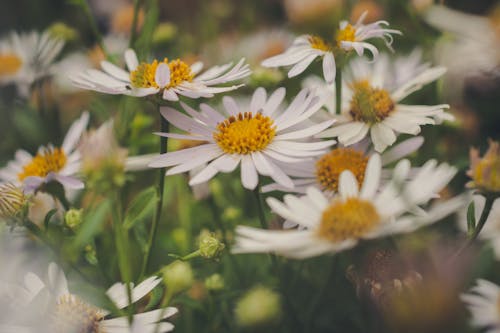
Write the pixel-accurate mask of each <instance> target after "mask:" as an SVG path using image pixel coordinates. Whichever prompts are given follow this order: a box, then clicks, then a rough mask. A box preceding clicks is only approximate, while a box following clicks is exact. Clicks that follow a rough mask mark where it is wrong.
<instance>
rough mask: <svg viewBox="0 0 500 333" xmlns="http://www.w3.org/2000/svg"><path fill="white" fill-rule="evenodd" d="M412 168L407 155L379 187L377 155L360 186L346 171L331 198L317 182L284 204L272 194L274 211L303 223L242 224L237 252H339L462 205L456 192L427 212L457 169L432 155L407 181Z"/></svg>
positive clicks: (304, 255) (287, 197)
mask: <svg viewBox="0 0 500 333" xmlns="http://www.w3.org/2000/svg"><path fill="white" fill-rule="evenodd" d="M409 171H410V163H409V162H408V160H403V161H401V162H399V163H398V164H397V166H396V167H395V169H394V176H393V179H392V181H391V182H389V183H388V184H387V185H385V186H384V187H383V188H382V189H380V190H379V183H380V179H381V160H380V156H379V155H377V154H375V155H373V156H372V157H371V158H370V161H369V162H368V166H367V172H366V176H365V178H364V180H363V184H362V186H361V188H359V186H358V182H357V181H356V178H355V177H354V175H353V174H352V173H351V172H350V171H348V170H347V171H344V172H343V173H342V174H341V175H340V180H339V189H338V195H336V196H334V197H333V198H327V197H326V196H325V194H323V193H322V192H321V191H319V190H318V189H316V188H314V187H310V188H309V189H308V190H307V194H306V195H305V196H303V197H296V196H294V195H291V194H288V195H285V197H284V203H283V202H280V201H278V200H277V199H275V198H268V199H267V203H268V204H269V206H270V207H271V209H272V210H273V211H274V212H275V213H277V214H278V215H280V216H282V217H284V218H285V219H286V220H287V221H290V222H293V223H296V224H298V225H299V227H301V228H299V229H298V230H288V231H283V230H262V229H256V228H252V227H246V226H238V227H237V228H236V234H237V238H236V244H235V246H234V247H233V252H234V253H261V252H271V253H276V254H279V255H282V256H286V257H290V258H296V259H304V258H309V257H314V256H318V255H322V254H327V253H337V252H340V251H343V250H346V249H349V248H352V247H354V246H355V245H356V244H357V243H358V242H359V241H361V240H363V239H374V238H379V237H385V236H388V235H393V234H399V233H407V232H412V231H414V230H416V229H417V228H420V227H422V226H425V225H428V224H431V223H434V222H436V221H438V220H440V219H442V218H443V217H444V216H446V215H448V214H450V213H453V212H454V211H456V210H457V209H458V208H460V207H461V206H462V205H463V198H461V197H457V198H454V199H451V200H449V201H447V202H443V203H439V204H438V205H436V206H435V207H433V208H430V209H429V210H427V211H425V210H423V209H421V208H419V207H418V206H419V205H423V204H426V203H427V202H429V201H430V200H431V199H432V198H434V197H436V196H437V194H438V192H439V191H440V190H442V189H443V188H444V187H445V186H446V185H447V184H448V182H449V181H450V180H451V178H452V177H453V175H454V174H455V173H456V169H455V168H453V167H450V166H449V165H447V164H441V165H437V163H436V161H434V160H431V161H428V162H427V163H426V164H425V165H424V166H423V167H422V168H421V169H420V170H419V172H418V174H417V175H415V177H414V178H413V179H411V180H409V181H408V182H405V181H404V180H405V179H407V178H408V173H409Z"/></svg>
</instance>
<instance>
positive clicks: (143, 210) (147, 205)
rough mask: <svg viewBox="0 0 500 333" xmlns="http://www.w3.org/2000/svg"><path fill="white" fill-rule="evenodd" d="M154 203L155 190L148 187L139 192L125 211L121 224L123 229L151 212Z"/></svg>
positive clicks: (128, 227)
mask: <svg viewBox="0 0 500 333" xmlns="http://www.w3.org/2000/svg"><path fill="white" fill-rule="evenodd" d="M155 203H156V190H155V188H154V187H148V188H146V189H145V190H143V191H142V192H141V193H139V194H138V195H137V196H136V197H135V198H134V200H132V202H131V203H130V206H129V208H128V209H127V211H126V213H125V220H124V221H123V225H124V227H125V229H130V228H132V227H133V226H134V225H135V224H136V223H137V222H139V221H141V220H143V219H145V218H147V217H148V216H150V215H151V214H152V213H153V210H154V208H155Z"/></svg>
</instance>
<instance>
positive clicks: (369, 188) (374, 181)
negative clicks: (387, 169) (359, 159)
mask: <svg viewBox="0 0 500 333" xmlns="http://www.w3.org/2000/svg"><path fill="white" fill-rule="evenodd" d="M381 171H382V162H381V160H380V155H379V154H373V155H372V156H371V157H370V160H369V161H368V165H367V166H366V171H365V178H364V182H363V186H362V187H361V193H360V197H361V198H363V199H370V198H373V196H374V195H375V193H376V192H377V189H378V186H379V183H380V174H381Z"/></svg>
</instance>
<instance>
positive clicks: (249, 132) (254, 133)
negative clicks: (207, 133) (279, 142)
mask: <svg viewBox="0 0 500 333" xmlns="http://www.w3.org/2000/svg"><path fill="white" fill-rule="evenodd" d="M273 125H274V122H273V120H272V119H271V118H269V117H267V116H263V115H262V114H261V113H257V114H256V115H255V116H254V115H253V114H252V112H245V113H241V112H240V113H239V114H238V116H236V117H235V116H231V117H229V118H227V119H226V120H224V121H223V122H221V123H219V124H218V125H217V132H215V133H214V139H215V142H217V144H218V145H219V147H220V148H221V149H222V150H223V151H224V152H225V153H227V154H250V153H252V152H255V151H260V150H263V149H264V148H266V147H267V145H268V144H269V143H270V142H271V141H272V140H273V138H274V136H275V135H276V126H273Z"/></svg>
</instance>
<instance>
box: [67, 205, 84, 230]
mask: <svg viewBox="0 0 500 333" xmlns="http://www.w3.org/2000/svg"><path fill="white" fill-rule="evenodd" d="M82 215H83V209H74V208H72V209H70V210H68V211H67V212H66V214H64V222H65V223H66V225H67V226H68V227H69V228H71V229H75V228H77V227H78V226H79V225H80V224H81V223H82Z"/></svg>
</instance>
